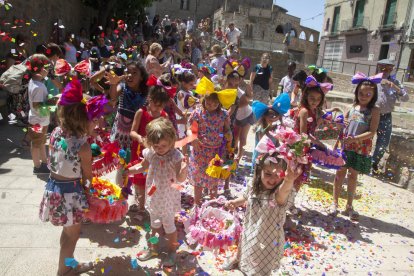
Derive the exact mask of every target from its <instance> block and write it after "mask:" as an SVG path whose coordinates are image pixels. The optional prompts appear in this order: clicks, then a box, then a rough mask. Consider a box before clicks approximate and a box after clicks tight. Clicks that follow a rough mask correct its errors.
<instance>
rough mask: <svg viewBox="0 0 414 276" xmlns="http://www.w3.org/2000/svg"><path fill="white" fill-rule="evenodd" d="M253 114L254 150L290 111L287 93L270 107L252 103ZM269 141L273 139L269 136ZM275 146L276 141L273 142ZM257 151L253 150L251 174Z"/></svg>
mask: <svg viewBox="0 0 414 276" xmlns="http://www.w3.org/2000/svg"><path fill="white" fill-rule="evenodd" d="M252 109H253V114H254V116H255V119H256V120H257V123H256V126H255V128H254V131H255V148H256V146H257V143H259V141H260V139H262V137H263V136H265V135H268V134H269V132H270V131H272V130H275V128H276V126H277V125H278V124H279V125H280V124H281V121H282V116H283V115H284V114H285V113H286V112H287V111H288V110H289V109H290V98H289V95H288V94H287V93H282V94H280V95H279V96H278V97H277V98H276V99H275V101H274V102H273V105H272V106H271V107H269V106H267V105H265V104H264V103H262V102H260V101H254V102H253V104H252ZM269 137H270V138H271V139H273V137H271V136H269ZM273 142H274V143H275V144H276V143H277V141H273ZM256 158H257V151H256V149H254V151H253V157H252V173H253V172H254V165H255V163H256Z"/></svg>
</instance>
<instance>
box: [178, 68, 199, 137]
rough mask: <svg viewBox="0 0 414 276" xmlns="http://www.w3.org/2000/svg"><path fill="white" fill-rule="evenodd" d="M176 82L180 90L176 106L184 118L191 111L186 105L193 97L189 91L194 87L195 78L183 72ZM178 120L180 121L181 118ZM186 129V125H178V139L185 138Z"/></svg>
mask: <svg viewBox="0 0 414 276" xmlns="http://www.w3.org/2000/svg"><path fill="white" fill-rule="evenodd" d="M178 80H179V81H180V84H181V90H180V91H179V92H178V94H177V106H178V108H179V109H180V110H181V112H182V113H183V115H184V117H186V116H187V113H191V112H192V111H193V108H192V107H190V106H189V104H188V99H189V98H192V97H193V93H192V92H191V91H192V90H193V89H194V87H195V82H196V77H195V75H194V74H193V73H191V72H190V71H184V72H183V73H181V74H179V75H178ZM179 119H182V117H180V118H179ZM186 129H187V127H186V123H185V124H179V125H178V137H179V138H180V139H182V138H184V137H185V135H186V133H185V131H186Z"/></svg>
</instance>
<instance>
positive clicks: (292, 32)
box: [290, 28, 298, 37]
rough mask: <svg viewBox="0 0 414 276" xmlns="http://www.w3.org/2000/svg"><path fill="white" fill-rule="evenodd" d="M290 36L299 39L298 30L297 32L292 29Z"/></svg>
mask: <svg viewBox="0 0 414 276" xmlns="http://www.w3.org/2000/svg"><path fill="white" fill-rule="evenodd" d="M290 36H291V37H298V35H297V33H296V30H295V29H293V28H292V29H291V30H290Z"/></svg>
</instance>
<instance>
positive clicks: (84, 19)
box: [0, 0, 96, 56]
mask: <svg viewBox="0 0 414 276" xmlns="http://www.w3.org/2000/svg"><path fill="white" fill-rule="evenodd" d="M11 3H12V5H13V7H12V8H11V9H10V10H9V11H7V12H5V11H4V8H2V11H1V12H0V20H1V21H2V22H6V23H10V24H6V25H4V24H3V29H2V31H6V32H10V33H11V36H13V37H15V36H16V35H17V34H18V33H22V34H24V35H26V36H27V37H29V38H30V42H31V45H29V48H30V50H31V51H30V52H31V53H32V52H34V50H35V47H36V45H37V44H40V43H43V42H44V41H49V37H50V35H51V34H52V31H53V28H54V27H55V26H54V23H57V22H58V21H59V25H62V26H64V29H60V32H62V34H63V33H64V32H65V31H67V32H73V33H75V34H79V30H80V28H81V27H84V28H86V30H89V26H90V24H91V21H92V19H93V17H94V16H95V15H96V13H95V11H94V10H92V9H91V8H88V7H85V6H84V5H83V4H82V3H81V1H80V0H66V1H49V0H14V1H11ZM16 19H19V20H20V19H21V20H24V22H25V23H23V24H19V25H21V26H22V27H17V28H12V27H13V22H14V21H15V20H16ZM26 23H30V25H27V24H26ZM13 48H15V45H14V44H13V43H12V42H3V41H2V43H0V56H5V55H6V54H7V53H8V52H9V51H10V49H13Z"/></svg>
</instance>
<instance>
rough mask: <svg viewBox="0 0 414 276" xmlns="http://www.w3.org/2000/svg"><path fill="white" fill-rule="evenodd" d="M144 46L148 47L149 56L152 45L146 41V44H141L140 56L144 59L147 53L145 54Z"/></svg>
mask: <svg viewBox="0 0 414 276" xmlns="http://www.w3.org/2000/svg"><path fill="white" fill-rule="evenodd" d="M144 45H147V51H148V53H147V55H148V54H149V48H150V45H149V43H148V41H144V42H143V43H142V44H141V47H140V49H139V54H140V55H141V58H142V57H144V55H145V53H144V49H143V46H144Z"/></svg>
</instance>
